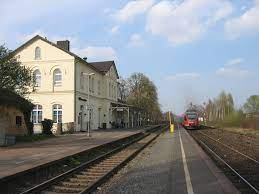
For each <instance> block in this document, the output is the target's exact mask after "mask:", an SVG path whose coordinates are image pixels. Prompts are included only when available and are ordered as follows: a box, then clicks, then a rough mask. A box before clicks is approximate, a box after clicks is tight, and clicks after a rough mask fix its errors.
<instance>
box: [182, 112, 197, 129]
mask: <svg viewBox="0 0 259 194" xmlns="http://www.w3.org/2000/svg"><path fill="white" fill-rule="evenodd" d="M182 125H183V127H184V128H186V129H198V128H199V127H200V122H199V114H198V113H197V112H194V111H192V112H188V111H187V112H185V114H184V115H183V123H182Z"/></svg>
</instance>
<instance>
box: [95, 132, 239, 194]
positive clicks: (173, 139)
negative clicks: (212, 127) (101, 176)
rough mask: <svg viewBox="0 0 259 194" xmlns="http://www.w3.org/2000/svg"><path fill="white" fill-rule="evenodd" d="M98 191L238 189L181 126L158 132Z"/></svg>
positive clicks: (178, 193)
mask: <svg viewBox="0 0 259 194" xmlns="http://www.w3.org/2000/svg"><path fill="white" fill-rule="evenodd" d="M100 193H132V194H133V193H134V194H136V193H149V194H150V193H154V194H155V193H168V194H171V193H172V194H174V193H175V194H194V193H197V194H222V193H227V194H229V193H231V194H232V193H233V194H236V193H239V192H238V191H237V190H236V188H235V187H234V186H233V184H232V183H231V182H230V181H229V180H228V179H227V178H226V177H225V175H224V173H223V172H222V171H221V170H220V169H218V168H217V167H216V165H215V164H214V163H213V161H212V160H211V159H210V158H209V157H208V156H207V154H206V153H205V152H204V151H203V150H202V149H201V148H200V147H199V146H198V144H197V143H196V142H195V141H194V140H193V139H192V137H190V135H189V134H188V133H187V132H186V130H185V129H183V128H180V129H178V130H175V132H174V133H169V132H166V133H165V134H163V135H161V136H160V137H159V138H158V139H157V140H156V143H154V144H153V146H152V147H151V148H147V149H146V150H145V151H144V152H143V153H142V155H141V154H140V155H139V156H138V157H137V158H136V159H134V160H133V161H132V163H131V164H130V165H128V166H127V167H126V168H125V169H124V170H123V171H122V173H121V174H119V175H118V178H117V179H116V177H114V180H113V181H111V183H110V185H109V186H108V187H107V190H106V191H101V192H100Z"/></svg>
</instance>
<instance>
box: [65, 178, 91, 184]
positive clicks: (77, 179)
mask: <svg viewBox="0 0 259 194" xmlns="http://www.w3.org/2000/svg"><path fill="white" fill-rule="evenodd" d="M95 180H96V179H91V180H89V179H85V178H84V179H79V178H70V179H69V180H68V181H69V182H71V183H81V184H88V183H91V182H93V181H95Z"/></svg>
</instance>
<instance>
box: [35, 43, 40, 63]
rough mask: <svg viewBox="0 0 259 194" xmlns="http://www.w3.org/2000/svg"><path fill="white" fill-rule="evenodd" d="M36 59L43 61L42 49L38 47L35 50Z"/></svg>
mask: <svg viewBox="0 0 259 194" xmlns="http://www.w3.org/2000/svg"><path fill="white" fill-rule="evenodd" d="M34 57H35V60H40V59H41V48H40V47H38V46H37V47H36V48H35V53H34Z"/></svg>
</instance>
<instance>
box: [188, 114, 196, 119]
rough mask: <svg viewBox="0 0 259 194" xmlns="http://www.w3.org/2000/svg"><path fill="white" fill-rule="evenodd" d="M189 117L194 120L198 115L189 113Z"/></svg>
mask: <svg viewBox="0 0 259 194" xmlns="http://www.w3.org/2000/svg"><path fill="white" fill-rule="evenodd" d="M187 117H188V119H190V120H194V119H196V118H197V115H196V114H188V115H187Z"/></svg>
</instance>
